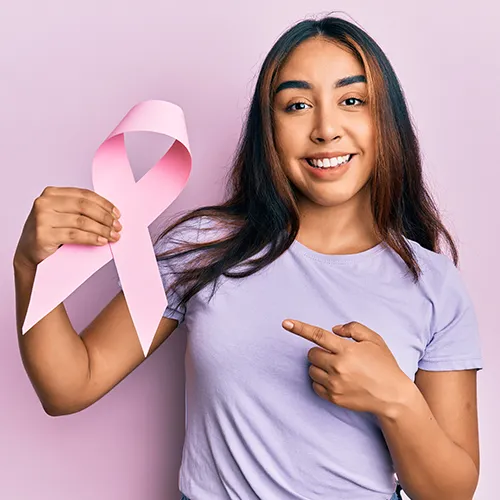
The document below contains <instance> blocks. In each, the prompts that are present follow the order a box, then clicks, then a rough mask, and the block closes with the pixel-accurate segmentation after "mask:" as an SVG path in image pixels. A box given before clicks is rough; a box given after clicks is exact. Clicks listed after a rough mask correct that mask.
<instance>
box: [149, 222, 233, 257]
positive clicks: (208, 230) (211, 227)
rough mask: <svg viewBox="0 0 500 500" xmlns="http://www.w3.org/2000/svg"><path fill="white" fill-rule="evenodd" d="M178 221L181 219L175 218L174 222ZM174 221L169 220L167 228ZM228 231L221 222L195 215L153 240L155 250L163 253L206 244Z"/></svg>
mask: <svg viewBox="0 0 500 500" xmlns="http://www.w3.org/2000/svg"><path fill="white" fill-rule="evenodd" d="M180 219H181V217H177V218H176V219H174V220H175V221H179V220H180ZM174 220H171V222H170V223H169V226H172V224H173V223H174ZM228 231H229V229H228V225H227V224H226V223H225V222H224V221H223V220H221V219H219V218H215V217H211V216H207V215H196V216H194V217H190V218H189V219H187V220H184V221H182V222H180V223H179V224H177V225H175V226H174V227H172V228H171V229H170V230H168V231H167V230H166V229H164V230H162V231H161V232H160V234H159V235H158V236H157V237H156V238H155V240H154V241H155V249H157V250H159V251H165V250H166V249H169V248H172V247H177V246H179V245H186V244H196V243H207V242H209V241H212V240H215V239H217V238H220V237H221V235H224V234H227V232H228Z"/></svg>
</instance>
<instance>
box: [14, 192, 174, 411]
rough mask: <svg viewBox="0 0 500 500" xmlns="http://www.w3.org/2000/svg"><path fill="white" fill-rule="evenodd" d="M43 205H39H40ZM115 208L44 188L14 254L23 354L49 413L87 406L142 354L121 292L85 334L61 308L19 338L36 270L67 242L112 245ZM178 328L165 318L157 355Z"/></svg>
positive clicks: (93, 197)
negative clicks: (99, 239) (103, 239)
mask: <svg viewBox="0 0 500 500" xmlns="http://www.w3.org/2000/svg"><path fill="white" fill-rule="evenodd" d="M40 200H41V201H40ZM112 209H113V205H112V204H111V203H110V202H108V201H107V200H105V199H103V198H101V197H100V196H99V195H97V194H96V193H94V192H93V191H87V190H84V189H78V188H53V187H51V188H46V189H45V190H44V192H43V193H42V195H41V196H40V197H39V198H37V200H35V203H34V205H33V209H32V211H31V213H30V215H29V217H28V219H27V221H26V224H25V226H24V228H23V233H22V235H21V238H20V240H19V244H18V247H17V249H16V253H15V255H14V260H13V266H14V279H15V290H16V319H17V334H18V342H19V349H20V353H21V358H22V361H23V365H24V367H25V370H26V373H27V375H28V377H29V379H30V381H31V383H32V385H33V388H34V389H35V391H36V393H37V395H38V398H39V399H40V402H41V403H42V406H43V408H44V410H45V411H46V413H48V414H49V415H52V416H56V415H66V414H70V413H75V412H78V411H80V410H83V409H84V408H87V407H88V406H90V405H91V404H93V403H94V402H95V401H97V400H99V399H100V398H101V397H102V396H104V395H105V394H106V393H108V392H109V391H110V390H111V389H112V388H113V387H114V386H116V385H117V384H118V383H119V382H120V381H121V380H123V379H124V378H125V377H126V376H127V375H128V374H129V373H130V372H132V371H133V370H134V369H135V368H136V367H137V366H138V365H139V364H140V363H141V362H142V361H144V359H145V358H144V354H143V352H142V348H141V346H140V343H139V339H138V336H137V332H136V330H135V327H134V325H133V322H132V318H131V316H130V313H129V311H128V307H127V303H126V301H125V298H124V295H123V292H121V291H120V292H119V293H118V294H117V295H116V296H115V297H114V298H113V299H112V300H111V301H110V302H109V304H108V305H106V307H105V308H104V309H103V310H102V311H101V312H100V313H99V315H98V316H97V317H96V318H95V319H94V320H93V321H92V322H91V323H90V324H89V325H88V326H87V327H86V328H85V329H84V330H83V332H82V333H81V335H78V333H77V332H76V331H75V329H74V328H73V326H72V325H71V322H70V320H69V318H68V315H67V313H66V309H65V308H64V305H63V304H62V303H61V304H59V306H57V307H56V308H55V309H54V310H53V311H51V312H50V313H49V314H47V315H46V316H45V317H44V318H42V319H41V320H40V321H39V322H38V323H37V324H35V325H34V326H33V327H32V328H31V329H30V330H28V331H27V332H26V333H25V334H24V335H23V334H22V333H21V332H22V330H21V328H22V324H23V323H24V318H25V316H26V311H27V308H28V304H29V300H30V297H31V292H32V288H33V282H34V277H35V273H36V266H37V265H38V264H39V263H40V262H41V261H42V260H43V259H44V258H46V257H47V256H48V255H50V254H52V253H54V252H55V251H56V250H57V248H58V247H59V246H60V245H61V244H64V243H70V242H71V243H73V244H78V243H80V244H87V245H92V244H93V245H96V244H102V243H98V241H97V237H98V236H101V237H104V238H106V243H108V241H114V240H113V239H112V238H111V236H110V232H111V227H112V223H113V220H114V217H113V215H112ZM177 325H178V322H177V321H176V320H174V319H169V318H164V317H163V318H162V319H161V320H160V323H159V326H158V329H157V331H156V334H155V337H154V340H153V343H152V345H151V347H150V350H149V352H148V356H149V355H151V353H153V352H154V351H155V350H156V349H157V348H158V347H159V346H160V345H161V344H162V342H163V341H164V340H166V339H167V338H168V336H169V335H170V334H171V333H172V332H173V331H174V330H175V328H176V327H177Z"/></svg>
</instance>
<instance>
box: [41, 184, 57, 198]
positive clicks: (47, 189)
mask: <svg viewBox="0 0 500 500" xmlns="http://www.w3.org/2000/svg"><path fill="white" fill-rule="evenodd" d="M54 191H55V187H54V186H46V187H45V188H44V190H43V191H42V194H41V195H40V196H50V195H52V194H54Z"/></svg>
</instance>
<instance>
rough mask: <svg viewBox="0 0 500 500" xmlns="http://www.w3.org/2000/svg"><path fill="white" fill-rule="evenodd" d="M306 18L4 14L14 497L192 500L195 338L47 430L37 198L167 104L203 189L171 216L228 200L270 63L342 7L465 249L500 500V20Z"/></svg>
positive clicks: (3, 465)
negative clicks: (25, 254)
mask: <svg viewBox="0 0 500 500" xmlns="http://www.w3.org/2000/svg"><path fill="white" fill-rule="evenodd" d="M482 3H483V5H481V4H482ZM304 5H305V3H304V2H303V1H297V0H288V1H287V2H279V3H278V4H276V3H272V2H269V1H267V0H266V1H262V0H254V1H253V2H251V3H250V2H249V3H247V4H245V3H243V2H231V1H225V2H197V3H195V2H188V3H186V2H181V3H179V5H176V4H175V3H174V2H160V1H153V0H142V1H141V2H124V1H123V0H121V1H117V0H114V1H110V0H107V1H105V0H100V1H97V0H88V1H86V2H78V3H76V2H63V1H62V0H59V1H55V0H45V1H44V2H39V1H34V0H30V1H28V2H19V3H15V2H9V4H8V5H7V3H5V2H4V5H3V6H2V9H1V12H0V74H1V78H0V105H1V106H0V109H1V113H0V137H1V139H0V140H1V147H0V168H1V169H2V170H1V171H2V174H3V175H2V177H3V183H2V191H1V196H0V217H1V237H2V240H1V241H2V244H1V246H0V266H1V267H0V272H1V275H0V278H1V281H0V282H1V288H0V304H1V309H0V314H1V316H0V321H1V323H0V324H1V332H2V345H1V348H0V404H1V410H2V411H1V412H0V498H5V499H8V500H49V499H50V500H67V499H71V500H89V499H92V500H115V499H116V500H143V499H147V500H165V499H166V500H176V499H178V498H179V495H178V487H177V477H178V468H179V465H180V458H181V451H182V442H183V438H184V399H183V397H184V372H183V366H184V365H183V353H184V347H185V344H184V333H185V332H184V330H183V329H182V328H181V329H179V330H178V331H176V332H175V334H174V335H173V336H172V337H171V338H170V339H169V340H168V341H167V342H165V344H164V345H163V346H162V347H161V348H160V349H159V350H158V351H157V352H155V354H154V355H153V356H152V357H151V358H150V359H148V360H147V361H146V362H145V363H144V364H142V365H141V366H140V367H139V368H138V369H137V370H136V371H135V372H134V373H133V374H131V375H130V376H129V377H128V378H126V379H125V380H124V381H123V382H122V383H121V384H119V385H118V386H117V387H116V388H115V389H114V390H113V391H111V392H110V393H109V394H108V395H107V396H106V397H105V398H103V399H101V400H100V401H99V402H98V403H96V404H95V405H93V406H92V407H91V408H88V409H87V410H85V411H83V412H81V413H79V414H75V415H72V416H66V417H61V418H52V417H49V416H47V415H46V414H45V413H44V411H43V409H42V407H41V405H40V403H39V402H38V399H37V397H36V395H35V393H34V390H33V389H32V387H31V384H30V382H29V379H28V378H27V376H26V374H25V372H24V369H23V367H22V363H21V359H20V356H19V352H18V346H17V339H16V332H15V313H14V311H15V308H14V290H13V272H12V266H11V260H12V255H13V252H14V249H15V246H16V244H17V240H18V238H19V234H20V231H21V228H22V225H23V223H24V220H25V218H26V216H27V214H28V212H29V210H30V209H31V205H32V202H33V200H34V198H35V197H36V196H38V195H39V194H40V193H41V191H42V190H43V188H44V187H45V186H47V185H57V186H80V187H86V188H91V187H92V186H91V177H90V167H91V161H92V156H93V154H94V152H95V150H96V149H97V147H98V146H99V145H100V144H101V142H102V141H103V140H104V138H105V137H106V136H107V134H108V133H109V132H110V131H111V130H112V128H113V127H114V126H115V125H116V124H117V123H118V121H119V120H120V119H121V118H122V117H123V115H124V114H125V113H126V112H127V111H128V110H129V109H130V107H132V106H133V105H134V104H135V103H137V102H139V101H141V100H144V99H165V100H169V101H172V102H174V103H176V104H178V105H180V106H181V107H182V108H183V109H184V111H185V114H186V120H187V124H188V131H189V135H190V142H191V147H192V151H193V156H194V163H193V172H192V176H191V179H190V181H189V183H188V186H187V188H186V189H185V191H184V192H183V193H182V194H181V195H180V197H179V198H178V199H177V200H176V202H175V203H174V204H173V205H172V206H171V207H170V208H169V209H168V210H167V212H166V214H165V215H171V214H174V213H176V212H178V211H180V210H184V209H187V208H194V207H195V206H199V205H202V204H208V203H215V202H217V201H219V200H220V199H221V196H222V194H223V186H222V181H223V177H224V175H225V173H226V171H227V166H228V164H229V161H230V157H231V155H232V153H233V151H234V147H235V145H236V140H237V138H238V135H239V132H240V126H241V122H242V116H243V113H244V111H245V109H246V106H247V103H248V99H249V96H250V93H251V91H252V88H253V86H254V83H255V78H256V75H257V71H258V68H259V65H260V63H261V62H262V60H263V57H264V56H265V54H266V52H267V51H268V50H269V49H270V47H271V45H272V43H273V42H274V41H275V40H276V38H277V37H278V36H279V34H280V33H281V32H282V31H284V30H285V29H286V28H287V27H288V26H289V25H290V24H292V23H293V22H295V21H297V20H299V19H301V18H303V17H305V16H307V15H310V14H325V13H327V12H328V11H330V10H331V9H333V8H334V9H336V10H340V11H344V13H345V14H347V15H349V16H351V17H352V18H353V19H354V20H355V21H357V22H358V23H359V24H361V25H362V26H363V27H364V28H365V29H366V30H367V31H368V32H369V33H370V34H371V35H372V36H373V37H374V38H375V39H376V40H377V41H378V42H379V44H380V45H381V46H382V48H383V49H384V50H385V51H386V53H387V55H388V56H389V58H390V60H391V62H392V63H393V65H394V67H395V69H396V72H397V73H398V75H399V77H400V79H401V82H402V85H403V88H404V90H405V93H406V95H407V97H408V100H409V102H410V109H411V112H412V113H413V116H414V118H415V122H416V124H417V127H418V130H419V134H420V140H421V145H422V150H423V153H424V160H425V161H424V164H425V170H426V174H427V177H428V179H429V182H430V183H431V186H432V188H433V191H434V192H435V194H436V196H437V199H438V202H439V204H440V207H441V209H442V211H443V213H444V216H445V221H446V222H447V223H448V224H449V227H450V229H451V230H452V232H453V234H454V235H455V236H456V237H457V239H458V243H459V249H460V252H461V262H462V265H461V269H462V272H463V274H464V276H465V279H466V282H467V284H468V286H469V289H470V293H471V294H472V296H473V299H474V302H475V305H476V309H477V313H478V317H479V322H480V327H481V333H482V340H483V346H484V347H483V349H484V358H485V370H484V371H483V372H481V373H480V374H479V381H480V385H479V410H480V432H481V451H482V473H481V482H480V486H479V488H478V492H477V495H476V498H477V499H479V500H483V499H484V500H486V499H489V498H493V497H495V493H494V491H495V483H496V481H497V473H498V448H499V445H500V440H499V437H498V433H497V432H496V422H498V421H499V420H500V418H499V404H498V399H497V398H498V382H499V380H500V368H499V365H500V363H498V361H497V359H498V358H497V351H498V349H499V348H500V340H499V328H498V318H497V317H496V316H494V311H495V310H498V309H497V308H498V299H499V295H500V294H499V292H498V282H499V278H500V272H499V266H498V265H497V263H496V262H495V261H496V258H497V251H498V250H497V249H498V248H499V246H500V237H499V229H500V225H499V223H498V217H499V215H500V210H499V208H498V204H497V202H498V193H497V190H498V185H499V183H500V167H499V165H500V164H499V160H498V152H497V148H498V144H499V137H500V134H499V132H500V127H499V125H498V117H499V116H500V105H499V102H500V101H499V99H498V89H499V88H500V58H499V57H498V52H497V49H498V47H499V46H500V36H499V34H498V31H497V20H498V18H499V14H500V11H499V8H498V7H496V6H494V2H493V1H491V0H490V1H489V2H488V3H485V2H481V1H479V2H478V1H476V2H474V3H471V4H470V5H467V4H463V5H462V6H461V5H460V3H458V2H452V1H447V2H445V1H443V2H436V1H435V0H433V1H430V0H422V1H420V2H418V6H417V5H416V3H410V2H400V1H396V0H392V1H384V2H349V1H343V2H341V1H339V2H335V3H332V2H327V1H310V2H307V10H306V9H305V8H304ZM146 139H147V140H142V139H136V138H133V140H131V141H130V149H131V155H132V158H133V161H134V164H135V165H137V169H136V172H137V174H138V175H140V174H141V172H144V171H145V170H146V169H147V168H148V167H149V165H151V163H152V162H153V160H154V159H155V156H157V155H159V153H160V151H161V147H162V146H163V144H162V143H161V141H160V142H159V141H158V140H156V139H154V138H146ZM146 147H147V149H148V151H147V152H146V151H145V148H146ZM161 219H162V218H160V219H159V220H158V221H157V223H155V224H153V225H152V226H151V229H152V230H153V231H155V230H156V229H157V228H158V222H161ZM115 279H116V271H115V269H114V265H113V264H112V263H110V264H109V265H108V266H107V267H106V268H105V269H103V270H101V271H99V272H98V273H97V274H96V275H94V276H93V277H92V278H91V279H90V280H89V281H88V282H87V283H85V285H84V286H83V287H81V288H80V289H79V290H78V291H77V292H75V293H74V294H73V295H72V296H71V297H70V298H69V299H68V301H67V302H66V305H67V308H68V311H69V313H70V317H71V319H72V320H73V322H74V325H75V327H76V328H77V329H78V330H79V331H80V330H81V329H82V328H83V327H84V326H85V325H86V324H87V323H88V322H90V321H91V320H92V318H93V317H94V316H95V315H96V314H97V312H98V311H99V310H100V309H101V308H102V307H103V306H104V305H105V303H106V302H107V301H108V300H109V299H110V298H111V297H112V296H113V294H114V293H115V292H116V290H117V287H116V283H115ZM495 299H496V300H495ZM61 376H64V374H61Z"/></svg>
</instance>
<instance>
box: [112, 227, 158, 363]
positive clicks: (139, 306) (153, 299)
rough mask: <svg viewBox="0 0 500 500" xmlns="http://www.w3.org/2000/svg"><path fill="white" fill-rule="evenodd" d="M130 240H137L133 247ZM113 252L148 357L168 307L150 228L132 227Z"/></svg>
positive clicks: (126, 297) (136, 327)
mask: <svg viewBox="0 0 500 500" xmlns="http://www.w3.org/2000/svg"><path fill="white" fill-rule="evenodd" d="M128 239H133V244H131V243H130V242H127V240H128ZM122 240H125V241H122ZM112 252H113V255H114V258H115V265H116V269H117V271H118V275H119V277H120V282H121V284H122V289H123V294H124V296H125V300H126V301H127V305H128V308H129V312H130V316H131V318H132V322H133V323H134V327H135V329H136V331H137V335H138V337H139V342H140V344H141V348H142V351H143V353H144V357H146V356H147V355H148V351H149V348H150V346H151V344H152V342H153V339H154V336H155V334H156V331H157V329H158V326H159V324H160V321H161V318H162V317H163V313H164V312H165V309H166V307H167V305H168V302H167V296H166V293H165V289H164V287H163V282H162V279H161V275H160V273H159V271H158V264H157V261H156V257H155V252H154V248H153V246H152V245H151V237H150V234H149V231H148V229H147V226H142V227H141V226H139V225H138V226H136V227H134V228H131V227H130V224H129V227H128V231H127V232H126V233H124V235H123V238H121V239H120V241H119V242H117V243H115V244H114V245H113V248H112ZM136 263H140V264H139V265H136Z"/></svg>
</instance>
